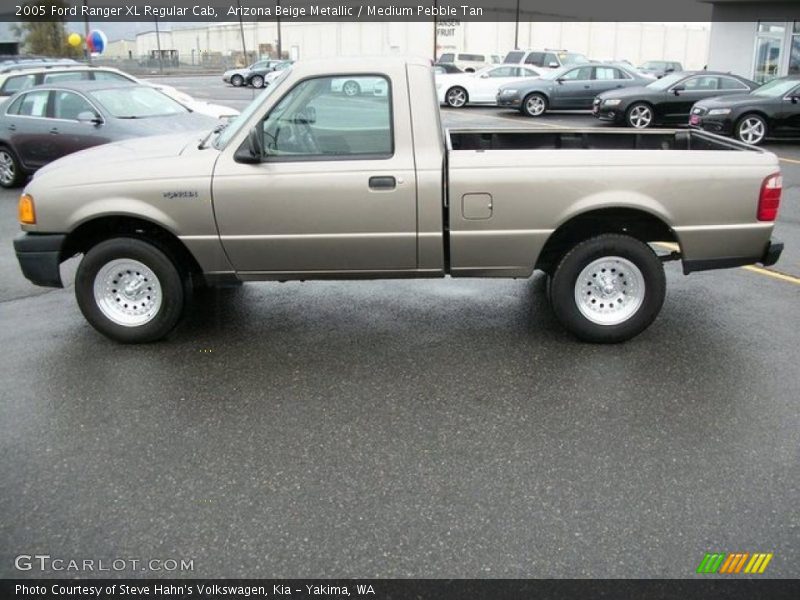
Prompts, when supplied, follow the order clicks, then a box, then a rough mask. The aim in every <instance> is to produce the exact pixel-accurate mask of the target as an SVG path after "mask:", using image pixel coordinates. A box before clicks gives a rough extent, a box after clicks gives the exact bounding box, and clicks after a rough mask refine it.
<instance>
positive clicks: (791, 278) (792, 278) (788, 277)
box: [655, 242, 800, 285]
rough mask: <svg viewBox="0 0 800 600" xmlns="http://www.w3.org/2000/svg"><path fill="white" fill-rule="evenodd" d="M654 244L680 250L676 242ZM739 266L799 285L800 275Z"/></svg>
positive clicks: (667, 248)
mask: <svg viewBox="0 0 800 600" xmlns="http://www.w3.org/2000/svg"><path fill="white" fill-rule="evenodd" d="M655 245H656V246H661V247H662V248H665V249H666V250H673V251H676V252H677V251H679V250H680V246H678V244H673V243H672V242H656V244H655ZM741 268H742V269H744V270H745V271H750V272H751V273H758V274H759V275H766V276H767V277H772V278H773V279H778V280H780V281H785V282H787V283H793V284H795V285H800V277H795V276H794V275H787V274H786V273H781V272H780V271H773V270H772V269H767V268H765V267H757V266H756V265H745V266H744V267H741Z"/></svg>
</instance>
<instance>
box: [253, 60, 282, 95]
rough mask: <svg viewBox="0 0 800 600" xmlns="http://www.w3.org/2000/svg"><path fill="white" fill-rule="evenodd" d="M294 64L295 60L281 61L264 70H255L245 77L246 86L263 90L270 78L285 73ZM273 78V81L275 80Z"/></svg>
mask: <svg viewBox="0 0 800 600" xmlns="http://www.w3.org/2000/svg"><path fill="white" fill-rule="evenodd" d="M292 64H294V61H293V60H281V61H277V62H273V63H272V64H270V65H269V66H267V67H264V68H263V69H253V70H251V71H250V72H249V73H247V76H246V77H245V85H252V86H253V87H254V88H263V87H264V86H265V85H267V83H269V81H268V78H269V77H270V75H272V74H273V73H276V72H280V71H283V70H284V69H285V68H287V67H290V66H291V65H292ZM275 77H276V76H273V77H272V79H275Z"/></svg>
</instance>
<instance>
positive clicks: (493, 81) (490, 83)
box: [435, 65, 544, 108]
mask: <svg viewBox="0 0 800 600" xmlns="http://www.w3.org/2000/svg"><path fill="white" fill-rule="evenodd" d="M542 73H544V69H537V68H536V67H529V66H524V67H523V66H516V65H499V66H496V67H486V68H484V69H481V70H479V71H476V72H475V73H461V74H459V75H436V76H435V77H436V95H437V97H438V99H439V104H446V105H447V106H450V107H451V108H461V107H462V106H466V105H467V104H496V103H497V92H498V90H499V89H500V86H502V85H505V84H507V83H511V82H514V81H517V80H519V79H527V78H531V77H538V76H539V75H541V74H542Z"/></svg>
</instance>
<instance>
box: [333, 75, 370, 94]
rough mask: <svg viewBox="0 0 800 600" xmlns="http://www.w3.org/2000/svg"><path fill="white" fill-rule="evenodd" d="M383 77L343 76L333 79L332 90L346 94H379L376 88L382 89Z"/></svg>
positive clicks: (335, 92)
mask: <svg viewBox="0 0 800 600" xmlns="http://www.w3.org/2000/svg"><path fill="white" fill-rule="evenodd" d="M382 84H383V78H381V77H360V76H359V77H357V78H355V77H354V78H352V79H351V78H348V77H341V78H336V79H332V80H331V92H333V93H334V94H344V95H345V96H360V95H361V94H372V95H377V94H376V90H381V89H382V88H381V86H382Z"/></svg>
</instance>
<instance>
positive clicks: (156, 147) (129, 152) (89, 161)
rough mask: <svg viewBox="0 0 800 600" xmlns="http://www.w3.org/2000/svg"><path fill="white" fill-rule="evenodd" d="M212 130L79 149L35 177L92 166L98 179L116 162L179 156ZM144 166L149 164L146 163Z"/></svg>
mask: <svg viewBox="0 0 800 600" xmlns="http://www.w3.org/2000/svg"><path fill="white" fill-rule="evenodd" d="M207 134H208V131H200V132H198V131H195V132H192V133H186V132H185V131H184V132H183V133H181V134H173V135H158V136H150V137H139V138H132V139H128V140H123V141H121V142H113V143H111V144H103V145H102V146H95V147H94V148H88V149H87V150H81V151H80V152H75V153H73V154H70V155H68V156H65V157H64V158H59V159H58V160H55V161H53V162H51V163H50V164H48V165H45V166H44V167H42V168H41V169H39V170H38V171H36V174H35V175H34V180H39V179H40V178H42V177H46V176H48V175H50V174H51V173H54V172H56V171H59V172H64V170H65V169H66V170H69V171H70V172H72V171H76V170H83V169H85V168H88V169H89V170H90V171H91V172H92V173H93V178H96V175H97V174H98V173H108V172H109V171H112V170H113V165H115V164H117V163H125V164H126V165H130V164H131V163H135V162H143V163H144V162H146V161H153V160H158V159H163V158H168V157H173V156H178V155H179V154H181V153H182V152H183V150H184V149H185V148H186V147H187V146H191V145H195V146H196V145H198V144H199V142H200V140H202V139H203V138H204V137H205V136H206V135H207ZM143 169H146V167H144V166H143Z"/></svg>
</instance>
